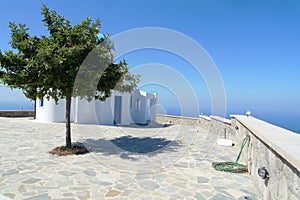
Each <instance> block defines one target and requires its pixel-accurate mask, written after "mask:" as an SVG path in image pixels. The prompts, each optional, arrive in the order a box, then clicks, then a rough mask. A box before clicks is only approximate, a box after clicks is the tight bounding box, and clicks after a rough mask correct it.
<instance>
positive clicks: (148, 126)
mask: <svg viewBox="0 0 300 200" xmlns="http://www.w3.org/2000/svg"><path fill="white" fill-rule="evenodd" d="M172 125H173V124H159V123H149V124H138V123H133V124H130V125H117V126H118V127H124V128H167V127H170V126H172Z"/></svg>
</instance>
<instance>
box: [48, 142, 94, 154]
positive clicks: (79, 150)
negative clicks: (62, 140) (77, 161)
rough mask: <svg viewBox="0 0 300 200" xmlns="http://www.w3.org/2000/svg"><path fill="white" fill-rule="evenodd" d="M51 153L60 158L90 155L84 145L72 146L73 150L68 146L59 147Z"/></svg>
mask: <svg viewBox="0 0 300 200" xmlns="http://www.w3.org/2000/svg"><path fill="white" fill-rule="evenodd" d="M49 153H50V154H54V155H58V156H68V155H81V154H86V153H89V150H88V149H87V148H86V147H85V146H83V145H82V144H72V148H67V147H66V146H59V147H56V148H54V149H52V150H51V151H49Z"/></svg>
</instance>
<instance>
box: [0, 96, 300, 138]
mask: <svg viewBox="0 0 300 200" xmlns="http://www.w3.org/2000/svg"><path fill="white" fill-rule="evenodd" d="M0 110H34V102H18V103H16V102H5V103H4V102H0ZM166 112H167V113H166V114H168V115H176V116H180V115H181V114H180V110H178V109H171V108H169V109H166ZM230 114H242V115H244V114H245V111H238V110H237V111H228V114H227V116H226V118H230ZM205 115H209V114H206V113H205ZM252 116H254V117H256V118H259V119H261V120H264V121H266V122H269V123H271V124H274V125H277V126H280V127H282V128H285V129H288V130H290V131H293V132H296V133H298V134H300V113H296V114H292V113H284V112H278V113H276V112H273V113H272V112H255V111H254V112H253V111H252Z"/></svg>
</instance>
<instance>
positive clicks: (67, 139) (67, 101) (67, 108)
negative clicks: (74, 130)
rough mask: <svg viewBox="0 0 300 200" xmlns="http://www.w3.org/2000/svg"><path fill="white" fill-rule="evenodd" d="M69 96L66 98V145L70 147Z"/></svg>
mask: <svg viewBox="0 0 300 200" xmlns="http://www.w3.org/2000/svg"><path fill="white" fill-rule="evenodd" d="M70 117H71V96H69V97H67V98H66V147H67V148H68V149H71V148H72V143H71V122H70V121H71V120H70Z"/></svg>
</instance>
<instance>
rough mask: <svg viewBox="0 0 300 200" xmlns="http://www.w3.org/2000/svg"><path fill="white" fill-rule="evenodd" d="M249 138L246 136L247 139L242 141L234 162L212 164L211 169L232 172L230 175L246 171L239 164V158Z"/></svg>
mask: <svg viewBox="0 0 300 200" xmlns="http://www.w3.org/2000/svg"><path fill="white" fill-rule="evenodd" d="M249 140H250V136H249V135H247V137H246V138H245V139H244V140H243V143H242V146H241V149H240V152H239V154H238V156H237V158H236V160H235V162H214V163H212V167H213V168H215V170H217V171H224V172H232V173H245V172H247V171H248V169H247V166H245V165H241V164H239V163H238V162H239V160H240V157H241V154H242V152H243V149H244V147H245V145H246V144H247V142H249Z"/></svg>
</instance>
